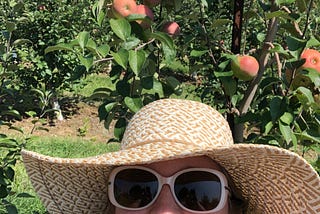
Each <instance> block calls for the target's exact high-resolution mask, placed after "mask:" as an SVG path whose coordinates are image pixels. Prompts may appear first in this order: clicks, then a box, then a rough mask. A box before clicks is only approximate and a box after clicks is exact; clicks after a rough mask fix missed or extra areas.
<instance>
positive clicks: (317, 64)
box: [301, 49, 320, 73]
mask: <svg viewBox="0 0 320 214" xmlns="http://www.w3.org/2000/svg"><path fill="white" fill-rule="evenodd" d="M301 59H305V60H306V62H305V63H304V64H303V65H302V68H313V69H315V70H316V71H318V72H319V73H320V53H319V51H317V50H314V49H306V50H304V51H303V52H302V54H301Z"/></svg>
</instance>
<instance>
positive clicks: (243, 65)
mask: <svg viewBox="0 0 320 214" xmlns="http://www.w3.org/2000/svg"><path fill="white" fill-rule="evenodd" d="M231 69H232V71H233V74H234V76H235V77H237V78H239V79H241V80H244V81H249V80H252V79H253V78H254V77H255V76H257V74H258V71H259V63H258V61H257V60H256V58H254V57H253V56H249V55H238V56H236V57H235V59H233V60H232V61H231Z"/></svg>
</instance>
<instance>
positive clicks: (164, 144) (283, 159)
mask: <svg viewBox="0 0 320 214" xmlns="http://www.w3.org/2000/svg"><path fill="white" fill-rule="evenodd" d="M121 147H122V149H121V150H120V151H117V152H111V153H106V154H103V155H100V156H97V157H89V158H82V159H62V158H53V157H47V156H43V155H40V154H37V153H33V152H28V151H22V157H23V160H24V163H25V166H26V169H27V172H28V174H29V176H30V178H31V182H32V184H33V186H34V188H35V190H36V191H37V193H38V194H39V196H40V198H41V199H42V201H43V203H44V205H45V206H46V208H47V209H48V211H49V212H50V213H64V214H66V213H99V214H100V213H110V212H109V211H108V209H109V208H110V203H109V200H108V195H107V192H108V191H107V187H108V177H109V174H110V170H111V169H112V168H113V167H115V166H119V165H135V164H147V163H152V162H158V161H165V160H170V159H176V158H182V157H191V156H198V155H199V156H200V155H207V156H209V157H211V158H212V159H213V160H215V161H216V162H218V163H219V164H220V165H221V166H222V167H224V168H225V169H226V171H227V172H228V173H229V174H230V176H231V177H232V180H233V181H234V183H235V186H236V189H238V191H239V192H240V194H241V195H242V196H243V197H244V198H245V200H246V201H247V202H248V204H249V213H250V212H251V213H269V214H274V213H290V214H291V213H320V179H319V175H318V174H317V173H316V172H315V170H314V169H313V168H312V167H311V165H310V164H308V163H307V161H305V160H304V159H303V158H302V157H300V156H298V155H297V154H295V153H293V152H290V151H288V150H284V149H280V148H277V147H273V146H266V145H253V144H234V143H233V139H232V133H231V130H230V128H229V124H228V122H227V121H226V120H225V118H224V117H223V116H222V115H221V114H220V113H219V112H218V111H217V110H215V109H213V108H212V107H210V106H208V105H205V104H203V103H200V102H195V101H190V100H179V99H162V100H157V101H154V102H151V103H149V104H148V105H146V106H144V107H143V108H142V109H141V110H140V111H138V112H137V113H136V114H135V115H134V116H133V118H131V120H130V122H129V124H128V126H127V128H126V131H125V133H124V136H123V139H122V141H121Z"/></svg>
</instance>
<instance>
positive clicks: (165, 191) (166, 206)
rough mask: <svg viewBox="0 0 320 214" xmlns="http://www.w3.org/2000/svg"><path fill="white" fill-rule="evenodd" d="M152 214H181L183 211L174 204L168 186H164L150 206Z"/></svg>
mask: <svg viewBox="0 0 320 214" xmlns="http://www.w3.org/2000/svg"><path fill="white" fill-rule="evenodd" d="M150 213H152V214H182V213H183V209H182V208H180V206H179V205H178V204H177V203H176V201H175V200H174V197H173V195H172V193H171V191H170V187H169V186H168V185H164V186H163V187H162V190H161V192H160V194H159V197H158V198H157V200H156V201H155V203H154V204H153V205H152V206H151V209H150Z"/></svg>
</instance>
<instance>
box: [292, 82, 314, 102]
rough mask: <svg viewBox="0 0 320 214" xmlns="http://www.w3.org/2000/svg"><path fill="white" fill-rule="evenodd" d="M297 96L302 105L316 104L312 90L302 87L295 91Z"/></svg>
mask: <svg viewBox="0 0 320 214" xmlns="http://www.w3.org/2000/svg"><path fill="white" fill-rule="evenodd" d="M295 95H296V96H297V98H298V99H299V101H300V103H302V104H310V103H313V102H314V98H313V95H312V92H311V91H310V89H308V88H305V87H302V86H300V87H299V88H297V89H296V90H295Z"/></svg>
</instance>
